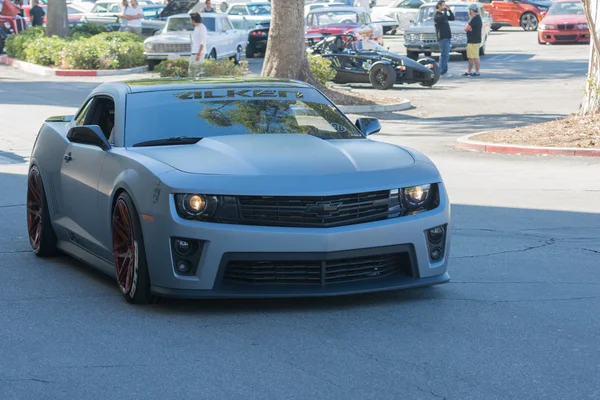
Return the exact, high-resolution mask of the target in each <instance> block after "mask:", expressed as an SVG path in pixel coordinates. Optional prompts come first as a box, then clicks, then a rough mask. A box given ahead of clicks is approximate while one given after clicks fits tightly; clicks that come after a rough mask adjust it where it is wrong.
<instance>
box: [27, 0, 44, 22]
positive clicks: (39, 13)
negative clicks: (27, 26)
mask: <svg viewBox="0 0 600 400" xmlns="http://www.w3.org/2000/svg"><path fill="white" fill-rule="evenodd" d="M32 4H33V6H32V7H31V10H30V11H29V15H30V16H31V26H42V25H44V15H46V13H45V12H44V9H43V8H42V7H40V0H33V2H32Z"/></svg>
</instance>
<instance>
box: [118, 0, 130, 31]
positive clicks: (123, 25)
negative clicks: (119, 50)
mask: <svg viewBox="0 0 600 400" xmlns="http://www.w3.org/2000/svg"><path fill="white" fill-rule="evenodd" d="M128 8H129V2H128V1H127V0H123V2H122V3H121V27H120V28H119V32H125V31H127V23H128V22H129V21H127V20H126V19H125V18H124V17H125V14H126V12H127V9H128Z"/></svg>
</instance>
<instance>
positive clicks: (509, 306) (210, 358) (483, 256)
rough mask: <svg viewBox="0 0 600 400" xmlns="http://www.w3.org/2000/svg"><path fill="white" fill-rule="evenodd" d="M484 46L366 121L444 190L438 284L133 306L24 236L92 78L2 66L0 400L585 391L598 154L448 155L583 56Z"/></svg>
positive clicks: (532, 44)
mask: <svg viewBox="0 0 600 400" xmlns="http://www.w3.org/2000/svg"><path fill="white" fill-rule="evenodd" d="M389 42H390V43H392V44H391V45H392V46H401V42H399V41H398V40H397V39H389ZM517 49H518V50H517ZM488 51H489V53H490V55H489V56H486V57H485V58H484V59H483V60H482V63H483V69H482V76H481V77H480V78H461V77H453V78H449V79H448V80H443V81H441V82H440V83H439V84H438V85H436V86H435V87H434V88H432V89H426V88H421V87H420V86H410V87H404V88H402V87H401V88H395V89H393V90H390V91H388V92H386V93H385V95H389V96H395V97H398V98H410V99H412V100H413V104H414V105H415V108H414V109H413V110H409V111H407V112H403V113H393V114H386V115H378V117H380V118H381V119H382V120H383V121H384V123H383V131H382V133H381V134H380V135H376V136H375V137H376V138H377V139H378V140H385V141H390V142H394V143H400V144H403V145H407V146H410V147H413V148H417V149H419V150H422V151H424V152H426V153H427V154H428V155H430V156H431V157H432V159H433V160H434V161H435V162H436V163H437V164H438V166H439V168H440V170H441V172H442V175H443V177H444V178H445V180H446V184H447V186H448V190H449V193H450V197H451V200H452V202H453V209H452V211H453V223H452V229H453V235H454V236H453V239H452V250H451V265H450V274H451V276H452V281H451V283H449V284H446V285H442V286H437V287H433V288H427V289H418V290H407V291H399V292H393V293H386V294H377V295H363V296H356V297H345V298H337V299H311V300H285V301H272V300H268V301H167V302H164V303H160V304H156V305H152V306H148V307H132V306H130V305H128V304H126V303H125V302H124V301H123V300H121V297H120V295H119V293H118V291H117V289H116V285H115V283H114V282H113V281H111V280H110V279H107V278H105V277H104V276H103V275H101V274H99V273H96V272H94V271H92V270H90V269H89V268H88V267H86V266H84V265H82V264H81V263H78V262H76V261H73V260H70V259H68V258H66V257H64V258H58V259H53V260H39V259H36V258H35V257H34V256H33V255H32V254H31V253H30V251H29V247H28V243H27V239H26V229H25V207H24V200H25V174H26V172H27V164H26V162H27V157H28V155H29V151H30V149H31V146H32V143H33V140H34V139H35V136H36V134H37V131H38V129H39V126H40V124H41V122H42V121H43V120H44V118H46V117H47V116H49V115H56V114H62V113H65V112H67V113H68V112H72V111H73V110H74V108H75V107H76V106H77V105H78V104H79V102H80V101H81V100H82V99H83V98H84V96H85V95H86V94H87V93H88V92H89V90H91V89H92V88H93V87H94V86H95V85H97V84H98V82H99V81H101V79H99V78H78V79H73V78H72V79H60V80H59V79H58V78H43V77H32V76H28V75H25V74H23V73H20V72H18V71H16V70H13V69H10V68H8V67H4V66H2V67H0V121H1V122H0V221H1V223H2V228H3V229H2V230H1V231H0V399H2V400H16V399H23V400H31V399H40V400H42V399H43V400H45V399H61V400H62V399H82V398H85V399H122V398H132V399H141V398H144V399H240V400H250V399H302V400H304V399H344V400H345V399H357V400H358V399H360V400H364V399H378V400H383V399H394V400H397V399H401V398H405V399H477V400H480V399H486V400H492V399H597V398H600V380H599V379H598V376H600V361H599V360H600V341H599V339H600V317H599V316H600V278H599V274H598V272H597V271H598V266H599V265H600V240H599V237H600V181H599V180H598V176H600V160H599V159H593V158H589V159H584V158H559V157H519V156H503V155H491V154H478V153H471V152H463V151H459V150H456V149H454V148H452V147H451V145H452V143H453V141H454V140H455V139H456V138H457V137H458V136H460V135H463V134H466V133H471V132H476V131H479V130H487V129H494V128H499V127H506V126H516V125H521V124H527V123H531V122H536V121H544V120H549V119H552V118H557V117H560V116H564V115H567V114H569V113H571V112H575V111H577V107H578V104H579V100H580V98H581V90H580V89H581V87H582V86H583V83H584V79H585V73H586V71H587V69H586V59H587V57H588V48H587V46H575V47H573V46H556V47H553V46H543V47H542V46H538V45H537V43H536V41H535V34H534V33H533V34H531V33H525V32H520V31H518V30H514V31H512V32H508V31H500V32H499V33H498V34H495V35H494V36H493V37H492V38H491V40H490V44H489V46H488ZM253 62H255V61H253ZM256 62H259V61H256ZM463 68H464V63H463V62H462V61H453V62H452V66H451V71H452V72H454V73H460V72H462V69H463ZM455 76H456V75H455ZM358 90H359V91H360V90H369V89H358ZM90 212H93V210H90Z"/></svg>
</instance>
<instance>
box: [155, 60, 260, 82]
mask: <svg viewBox="0 0 600 400" xmlns="http://www.w3.org/2000/svg"><path fill="white" fill-rule="evenodd" d="M189 61H190V59H189V58H178V59H176V60H164V61H161V62H160V63H159V64H158V65H157V66H156V67H155V68H154V72H157V73H159V74H160V76H162V77H169V78H176V77H180V78H186V77H188V76H189V74H188V64H189ZM199 68H200V69H201V70H202V74H201V76H203V77H208V76H240V75H245V74H247V73H248V62H247V61H242V62H240V65H239V66H238V65H235V64H234V62H233V61H231V60H229V59H223V60H218V61H215V60H205V61H204V63H202V65H200V66H199Z"/></svg>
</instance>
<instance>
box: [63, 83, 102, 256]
mask: <svg viewBox="0 0 600 400" xmlns="http://www.w3.org/2000/svg"><path fill="white" fill-rule="evenodd" d="M111 105H112V106H111ZM84 125H98V126H100V128H101V129H102V131H103V133H104V134H105V136H106V138H107V139H108V138H109V136H110V134H111V132H112V128H113V127H114V99H113V98H112V97H111V96H109V95H106V94H99V95H96V96H94V97H93V98H92V99H91V100H90V101H89V102H88V104H87V105H86V106H85V108H84V109H83V110H82V113H81V115H78V116H77V118H76V119H75V120H74V123H73V125H72V127H76V126H84ZM107 154H108V153H107V151H106V150H104V149H102V148H100V147H98V146H96V145H91V144H86V143H83V142H78V141H77V140H76V139H74V138H72V139H69V144H68V147H67V149H66V151H65V154H64V155H63V161H62V165H61V169H60V187H61V202H62V207H61V208H62V210H63V215H65V217H66V218H65V219H64V220H63V221H62V224H61V225H62V226H63V227H64V228H65V229H66V233H67V236H68V237H69V239H70V240H71V241H72V242H73V243H75V244H77V245H79V246H80V247H83V248H85V249H87V250H88V251H90V252H92V253H94V254H96V255H103V254H106V249H105V247H104V246H103V245H102V244H101V242H100V240H99V236H100V232H101V229H100V227H99V225H100V224H99V223H98V215H96V212H95V210H97V209H98V182H99V180H100V173H101V171H102V166H103V164H104V161H105V159H106V155H107Z"/></svg>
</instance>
